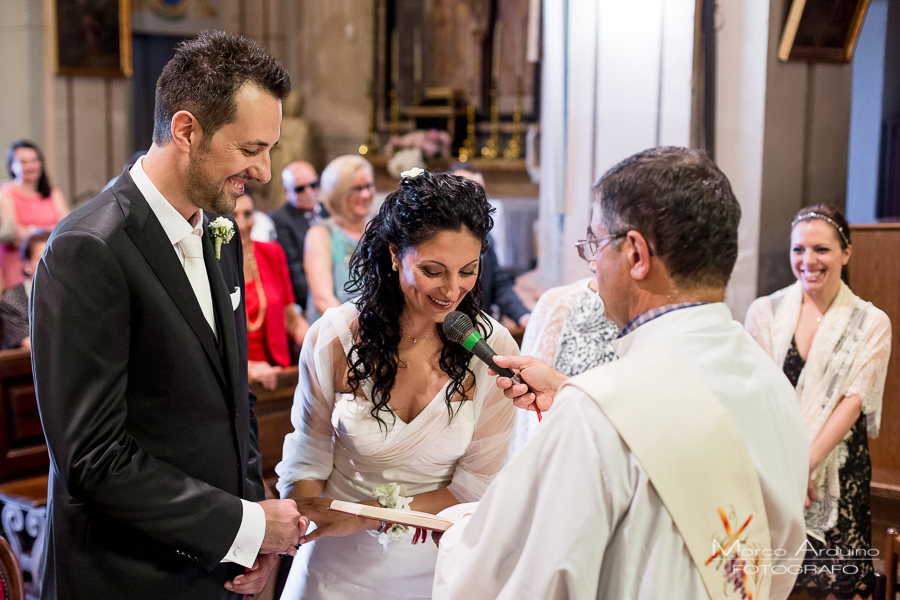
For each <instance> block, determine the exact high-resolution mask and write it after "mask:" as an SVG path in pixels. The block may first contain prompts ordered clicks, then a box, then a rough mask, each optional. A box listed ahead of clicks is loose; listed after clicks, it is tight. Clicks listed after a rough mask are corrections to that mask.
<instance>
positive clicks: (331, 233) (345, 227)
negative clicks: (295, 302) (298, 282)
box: [303, 154, 375, 323]
mask: <svg viewBox="0 0 900 600" xmlns="http://www.w3.org/2000/svg"><path fill="white" fill-rule="evenodd" d="M320 186H321V190H322V197H323V199H324V201H325V204H326V207H327V208H328V212H329V213H331V217H330V218H329V219H327V220H325V221H324V222H322V223H321V224H319V225H315V226H313V227H311V228H310V229H309V232H308V233H307V234H306V240H305V241H304V251H303V252H304V256H303V270H304V271H305V272H306V279H307V283H308V284H309V298H308V300H307V302H306V312H307V318H308V320H309V322H310V323H313V322H315V320H316V319H318V318H319V316H320V315H321V314H322V313H324V312H325V311H326V310H327V309H329V308H332V307H334V306H340V305H341V304H342V303H344V302H346V301H347V300H349V299H350V298H351V295H350V292H348V291H347V290H346V289H345V284H346V283H347V282H348V281H349V279H350V256H351V255H352V254H353V251H354V250H355V249H356V245H357V244H358V243H359V239H360V238H361V237H362V234H363V231H365V228H366V223H367V222H368V220H369V211H370V210H371V208H372V200H374V199H375V179H374V174H373V171H372V165H371V164H369V161H367V160H366V159H364V158H363V157H361V156H359V155H356V154H346V155H344V156H339V157H337V158H335V159H334V160H333V161H331V162H330V163H328V166H327V167H325V170H324V171H322V179H321V184H320Z"/></svg>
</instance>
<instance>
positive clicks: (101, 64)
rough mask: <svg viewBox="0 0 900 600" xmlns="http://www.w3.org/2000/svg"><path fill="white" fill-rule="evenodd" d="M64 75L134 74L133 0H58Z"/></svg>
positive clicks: (60, 61) (58, 48)
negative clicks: (89, 0) (132, 66)
mask: <svg viewBox="0 0 900 600" xmlns="http://www.w3.org/2000/svg"><path fill="white" fill-rule="evenodd" d="M54 4H55V8H56V10H55V11H54V12H55V16H56V60H57V72H58V73H59V74H60V75H81V76H89V77H90V76H93V77H129V76H131V11H130V9H131V6H130V0H92V1H91V2H85V1H84V0H54Z"/></svg>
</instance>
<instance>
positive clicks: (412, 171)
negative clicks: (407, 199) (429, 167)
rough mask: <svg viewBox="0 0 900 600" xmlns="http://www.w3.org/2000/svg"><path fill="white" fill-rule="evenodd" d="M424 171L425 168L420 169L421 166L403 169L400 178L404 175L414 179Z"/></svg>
mask: <svg viewBox="0 0 900 600" xmlns="http://www.w3.org/2000/svg"><path fill="white" fill-rule="evenodd" d="M424 172H425V169H422V168H421V167H413V168H412V169H410V170H409V171H403V172H402V173H400V179H403V178H404V177H409V178H410V179H415V178H416V177H418V176H419V175H421V174H422V173H424Z"/></svg>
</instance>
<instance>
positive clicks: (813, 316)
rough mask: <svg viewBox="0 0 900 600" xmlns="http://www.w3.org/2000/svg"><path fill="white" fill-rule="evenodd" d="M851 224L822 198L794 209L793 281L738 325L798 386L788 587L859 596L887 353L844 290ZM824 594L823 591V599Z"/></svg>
mask: <svg viewBox="0 0 900 600" xmlns="http://www.w3.org/2000/svg"><path fill="white" fill-rule="evenodd" d="M852 250H853V246H851V245H850V227H849V226H848V225H847V221H846V219H845V218H844V215H843V213H841V211H840V210H838V209H837V208H835V207H834V206H831V205H830V204H819V205H816V206H810V207H807V208H804V209H802V210H801V211H800V212H798V213H797V215H796V216H795V217H794V221H793V223H791V251H790V261H791V270H792V271H793V272H794V276H795V277H796V278H797V281H796V282H795V283H794V284H793V285H791V286H789V287H786V288H784V289H783V290H780V291H778V292H775V293H774V294H772V295H770V296H765V297H763V298H759V299H757V300H756V301H754V302H753V304H751V305H750V309H749V310H748V311H747V319H746V327H747V331H749V332H750V333H751V334H752V335H753V337H754V338H756V341H758V342H759V343H760V345H761V346H762V347H763V349H764V350H765V351H766V352H767V353H768V354H769V355H770V356H771V357H772V358H773V359H775V363H776V364H777V365H779V366H780V367H782V369H783V370H784V374H785V375H787V378H788V380H790V382H791V384H792V385H793V386H794V387H795V388H796V390H797V396H798V398H799V401H800V410H801V411H802V412H803V417H804V420H805V421H806V431H807V433H808V434H809V437H810V439H811V440H812V445H811V447H810V452H809V489H808V492H807V498H806V536H807V544H806V560H807V562H806V563H805V564H804V569H803V570H801V571H800V574H799V576H798V577H797V584H796V585H795V586H794V593H796V594H804V593H805V594H808V595H809V596H812V597H813V598H824V597H825V596H828V597H829V598H840V599H845V598H846V599H848V600H849V599H851V598H867V597H870V596H871V595H872V593H873V592H874V590H875V572H874V570H873V568H872V561H871V560H858V559H857V558H855V557H859V556H866V555H867V554H866V553H867V552H869V551H870V548H871V547H872V524H871V519H870V517H869V484H870V483H871V479H872V464H871V461H870V460H869V439H868V438H869V437H873V438H874V437H877V436H878V428H879V425H880V423H881V398H882V395H883V394H884V380H885V376H886V375H887V368H888V359H889V358H890V356H891V322H890V320H889V319H888V317H887V315H886V314H884V313H883V312H882V311H880V310H879V309H877V308H875V307H874V306H872V303H871V302H866V301H865V300H863V299H862V298H859V297H857V296H856V295H854V294H853V292H851V291H850V288H849V287H847V284H845V283H844V282H843V281H841V270H842V269H843V267H844V265H846V264H847V262H848V261H849V260H850V254H851V252H852ZM829 594H831V595H830V596H829Z"/></svg>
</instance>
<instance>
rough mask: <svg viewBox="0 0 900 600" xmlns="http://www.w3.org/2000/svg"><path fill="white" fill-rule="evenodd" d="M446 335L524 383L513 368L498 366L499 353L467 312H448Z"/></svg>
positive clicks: (538, 413)
mask: <svg viewBox="0 0 900 600" xmlns="http://www.w3.org/2000/svg"><path fill="white" fill-rule="evenodd" d="M444 335H446V336H447V339H449V340H451V341H454V342H457V343H459V344H462V346H463V348H465V349H466V350H468V351H469V352H471V353H472V354H474V355H475V356H477V357H478V358H479V359H480V360H481V362H483V363H485V364H486V365H487V366H489V367H490V368H491V369H493V370H494V372H495V373H497V374H498V375H502V376H503V377H509V378H510V379H511V380H512V382H513V384H518V383H523V381H522V379H521V378H520V377H519V376H518V375H516V374H515V373H514V372H513V370H512V369H507V368H505V367H500V366H497V363H495V362H494V357H495V356H497V353H496V352H494V349H493V348H491V347H490V346H489V345H488V343H487V342H486V341H484V338H483V337H481V334H480V333H479V332H478V330H477V329H476V328H475V325H474V324H473V323H472V319H470V318H469V316H468V315H467V314H465V313H462V312H459V311H458V310H454V311H452V312H451V313H450V314H448V315H447V317H446V318H445V319H444ZM526 385H527V384H526ZM529 389H530V388H529ZM534 410H535V412H537V417H538V420H539V421H540V420H541V410H540V409H539V408H538V407H537V404H535V405H534Z"/></svg>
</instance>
